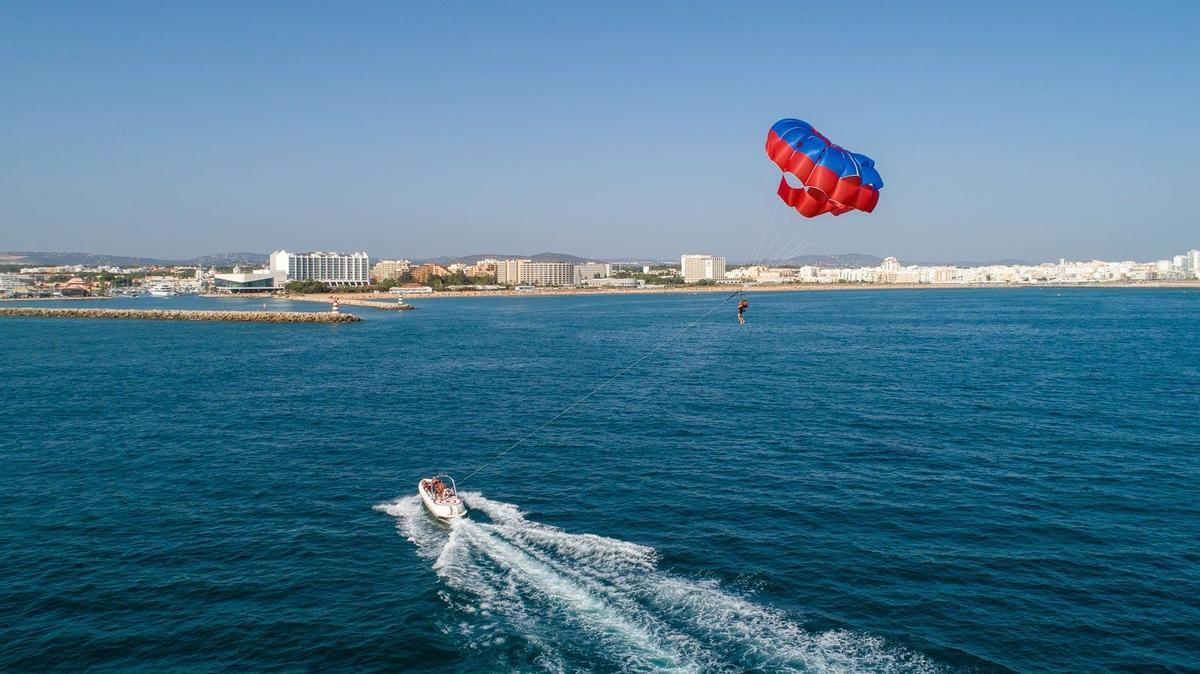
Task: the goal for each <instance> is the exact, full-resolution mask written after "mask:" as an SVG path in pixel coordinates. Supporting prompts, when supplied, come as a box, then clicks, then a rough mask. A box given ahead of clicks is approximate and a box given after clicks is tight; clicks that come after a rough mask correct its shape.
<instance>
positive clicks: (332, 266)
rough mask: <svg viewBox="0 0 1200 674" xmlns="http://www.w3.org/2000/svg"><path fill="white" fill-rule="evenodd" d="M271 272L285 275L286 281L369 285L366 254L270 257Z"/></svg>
mask: <svg viewBox="0 0 1200 674" xmlns="http://www.w3.org/2000/svg"><path fill="white" fill-rule="evenodd" d="M270 269H271V271H272V272H284V273H286V274H287V280H289V281H320V282H322V283H328V284H329V285H352V286H356V285H368V284H370V283H371V260H370V258H368V257H367V254H366V253H350V254H348V255H347V254H343V253H325V252H320V251H317V252H312V253H289V252H287V251H286V250H277V251H275V252H274V253H271V263H270Z"/></svg>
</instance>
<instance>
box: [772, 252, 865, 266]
mask: <svg viewBox="0 0 1200 674" xmlns="http://www.w3.org/2000/svg"><path fill="white" fill-rule="evenodd" d="M881 262H883V258H881V257H876V256H874V255H865V254H863V253H841V254H839V255H798V256H796V257H794V258H792V259H790V260H787V261H786V262H785V263H784V264H791V265H811V266H813V267H842V268H849V267H877V266H879V263H881Z"/></svg>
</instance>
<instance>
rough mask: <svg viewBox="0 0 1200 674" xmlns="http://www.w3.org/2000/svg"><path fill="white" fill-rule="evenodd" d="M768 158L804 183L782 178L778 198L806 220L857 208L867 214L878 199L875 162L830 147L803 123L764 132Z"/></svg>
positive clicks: (792, 122)
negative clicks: (798, 184) (789, 181)
mask: <svg viewBox="0 0 1200 674" xmlns="http://www.w3.org/2000/svg"><path fill="white" fill-rule="evenodd" d="M767 156H768V157H770V158H771V161H773V162H775V165H776V166H778V167H779V168H780V169H781V170H783V171H785V172H787V173H790V174H792V175H794V176H796V178H797V179H798V180H799V181H800V183H801V184H802V185H803V187H792V186H791V185H789V184H788V182H787V178H786V176H783V177H780V179H779V198H780V199H783V201H784V203H786V204H787V205H788V206H791V207H792V208H795V209H796V210H797V211H798V212H799V213H800V215H803V216H804V217H806V218H814V217H816V216H818V215H821V214H823V213H832V214H833V215H841V214H842V213H847V212H849V211H852V210H855V209H858V210H860V211H864V212H866V213H870V212H871V211H873V210H875V205H876V204H878V203H879V190H881V189H883V178H881V177H880V176H879V172H878V171H876V170H875V162H874V161H872V160H871V158H870V157H868V156H866V155H861V154H856V153H854V152H850V151H849V150H846V149H843V148H841V147H839V146H837V145H834V144H833V143H831V142H830V141H829V139H828V138H826V137H825V136H823V135H821V133H820V132H819V131H817V130H816V129H814V128H813V127H812V125H811V124H809V123H807V122H802V121H800V120H798V119H781V120H779V121H778V122H775V124H773V125H772V126H771V130H770V131H769V132H767Z"/></svg>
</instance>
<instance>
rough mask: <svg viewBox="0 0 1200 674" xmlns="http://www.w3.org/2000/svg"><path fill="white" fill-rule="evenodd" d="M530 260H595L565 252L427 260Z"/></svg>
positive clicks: (445, 261) (494, 254)
mask: <svg viewBox="0 0 1200 674" xmlns="http://www.w3.org/2000/svg"><path fill="white" fill-rule="evenodd" d="M488 259H494V260H532V261H534V262H569V263H571V264H582V263H584V262H588V261H592V260H596V258H594V257H591V258H588V257H578V256H576V255H567V254H566V253H537V254H534V255H512V254H501V253H477V254H475V255H464V256H462V257H437V258H433V259H431V260H426V261H427V262H436V263H438V264H475V263H476V262H479V261H480V260H488Z"/></svg>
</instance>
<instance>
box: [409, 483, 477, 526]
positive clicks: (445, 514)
mask: <svg viewBox="0 0 1200 674" xmlns="http://www.w3.org/2000/svg"><path fill="white" fill-rule="evenodd" d="M417 494H419V495H420V496H421V502H422V503H424V504H425V509H426V510H428V511H429V514H430V515H433V516H434V517H436V518H438V519H440V520H456V519H458V518H460V517H466V515H467V506H466V504H465V503H463V500H462V497H460V496H457V495H455V496H451V497H450V498H444V499H440V500H438V499H435V498H434V497H433V495H432V494H430V493H429V491H428V490H426V489H425V484H424V482H418V483H417Z"/></svg>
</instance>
